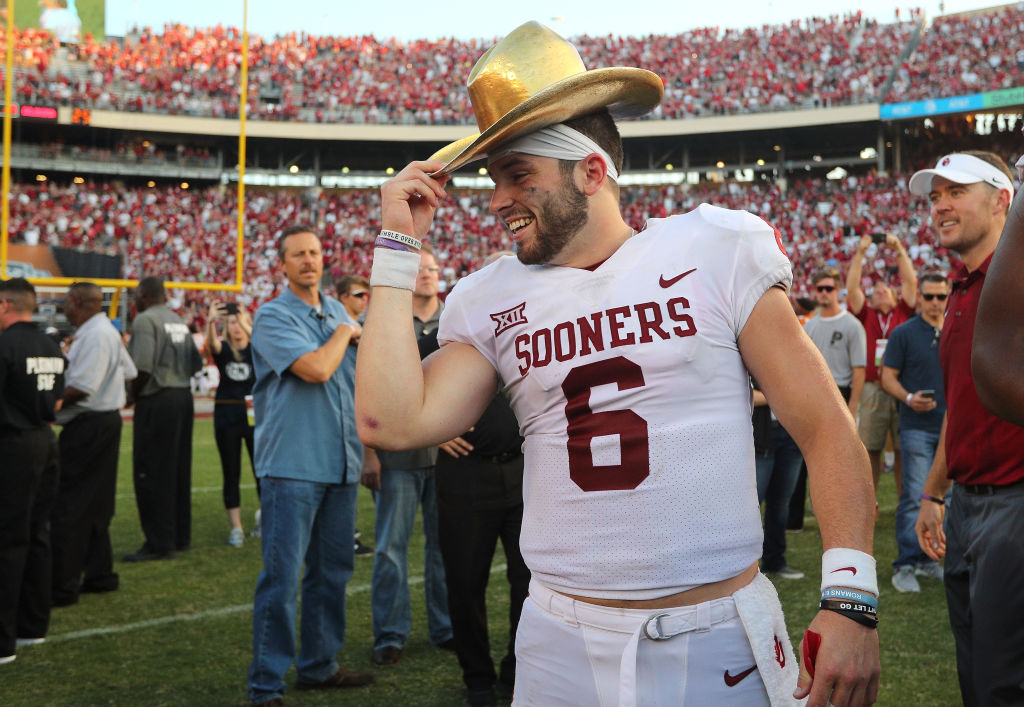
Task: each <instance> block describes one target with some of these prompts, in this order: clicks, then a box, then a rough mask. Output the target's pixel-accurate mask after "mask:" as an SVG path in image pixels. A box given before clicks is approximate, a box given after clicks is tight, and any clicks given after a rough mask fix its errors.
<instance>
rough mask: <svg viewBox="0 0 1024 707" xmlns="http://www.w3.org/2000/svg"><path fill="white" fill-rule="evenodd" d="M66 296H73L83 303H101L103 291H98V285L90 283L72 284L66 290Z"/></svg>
mask: <svg viewBox="0 0 1024 707" xmlns="http://www.w3.org/2000/svg"><path fill="white" fill-rule="evenodd" d="M68 294H69V295H71V294H73V295H75V296H76V297H77V298H78V299H80V300H82V301H83V302H84V301H86V300H97V299H98V300H100V301H101V302H102V301H103V290H101V289H100V287H99V285H97V284H95V283H92V282H73V283H71V287H69V288H68Z"/></svg>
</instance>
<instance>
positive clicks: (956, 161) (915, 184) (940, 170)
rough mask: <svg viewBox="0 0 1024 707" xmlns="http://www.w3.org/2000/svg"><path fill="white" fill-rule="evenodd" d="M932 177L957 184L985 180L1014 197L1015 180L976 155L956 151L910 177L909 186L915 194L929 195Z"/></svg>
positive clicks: (975, 182)
mask: <svg viewBox="0 0 1024 707" xmlns="http://www.w3.org/2000/svg"><path fill="white" fill-rule="evenodd" d="M932 177H943V178H944V179H948V180H949V181H951V182H956V183H957V184H977V183H978V182H985V183H986V184H989V185H991V186H993V187H995V188H996V189H1005V190H1006V191H1008V192H1010V198H1011V199H1012V198H1013V182H1011V181H1010V179H1009V177H1007V176H1006V175H1005V174H1004V173H1003V171H1002V170H1001V169H998V168H997V167H995V166H994V165H991V164H989V163H988V162H986V161H985V160H983V159H979V158H977V157H975V156H974V155H965V154H964V153H962V152H954V153H953V154H951V155H946V156H945V157H942V158H941V159H939V163H938V164H937V165H935V167H934V169H922V170H921V171H919V172H915V173H914V176H913V177H911V178H910V182H909V184H908V186H909V187H910V191H911V193H913V194H917V195H918V196H928V194H929V193H930V192H931V190H932Z"/></svg>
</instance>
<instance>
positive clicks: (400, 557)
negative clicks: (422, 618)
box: [370, 467, 452, 649]
mask: <svg viewBox="0 0 1024 707" xmlns="http://www.w3.org/2000/svg"><path fill="white" fill-rule="evenodd" d="M374 500H375V501H376V502H377V522H376V537H375V538H374V539H375V540H376V543H377V552H376V554H375V555H374V557H373V579H372V581H371V585H372V588H371V598H370V605H371V608H372V610H373V647H374V649H379V648H384V647H385V646H397V647H398V648H404V647H405V641H406V639H407V638H408V637H409V631H410V630H411V628H412V603H411V600H410V598H409V563H408V552H409V538H410V537H411V536H412V529H413V525H414V524H415V522H416V507H417V506H419V505H421V504H422V506H423V535H424V537H425V538H426V551H425V553H424V555H425V557H424V567H423V578H424V582H423V588H424V590H425V592H426V598H427V633H428V634H429V637H430V642H431V643H433V644H434V645H435V646H437V645H440V644H442V643H444V642H445V641H447V640H449V639H450V638H451V637H452V622H451V619H450V618H449V617H448V590H447V588H446V586H445V580H444V563H443V562H442V560H441V548H440V545H439V544H438V540H437V487H436V485H435V480H434V468H433V467H427V468H423V469H383V470H381V474H380V491H379V492H377V493H376V494H374Z"/></svg>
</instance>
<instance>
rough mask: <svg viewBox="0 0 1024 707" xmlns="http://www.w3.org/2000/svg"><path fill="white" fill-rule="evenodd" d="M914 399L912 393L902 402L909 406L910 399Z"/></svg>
mask: <svg viewBox="0 0 1024 707" xmlns="http://www.w3.org/2000/svg"><path fill="white" fill-rule="evenodd" d="M913 397H914V394H913V393H907V399H906V400H905V401H904V402H906V404H907V405H910V399H911V398H913Z"/></svg>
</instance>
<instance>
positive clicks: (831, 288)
mask: <svg viewBox="0 0 1024 707" xmlns="http://www.w3.org/2000/svg"><path fill="white" fill-rule="evenodd" d="M815 289H816V290H818V292H832V291H834V290H835V289H836V286H835V285H818V286H817V287H816V288H815Z"/></svg>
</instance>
